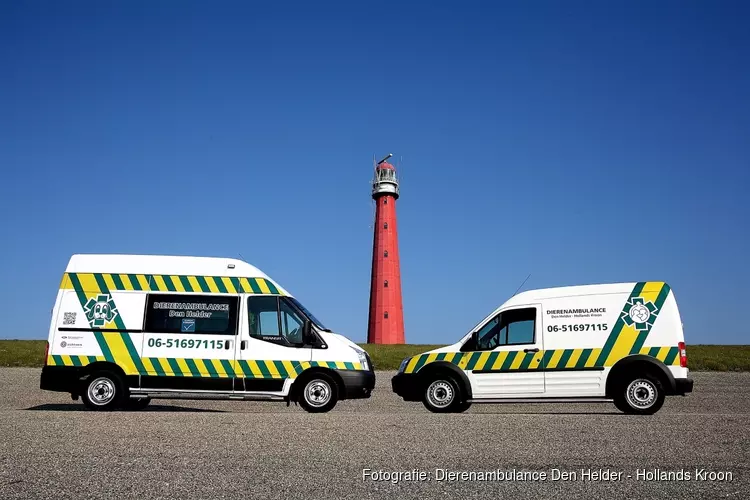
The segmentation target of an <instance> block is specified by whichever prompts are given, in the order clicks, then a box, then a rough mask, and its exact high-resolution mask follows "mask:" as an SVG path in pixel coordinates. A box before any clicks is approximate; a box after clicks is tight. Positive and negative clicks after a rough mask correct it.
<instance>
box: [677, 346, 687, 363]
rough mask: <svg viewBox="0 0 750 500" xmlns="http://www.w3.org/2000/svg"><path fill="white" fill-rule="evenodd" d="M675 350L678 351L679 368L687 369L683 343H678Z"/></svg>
mask: <svg viewBox="0 0 750 500" xmlns="http://www.w3.org/2000/svg"><path fill="white" fill-rule="evenodd" d="M677 350H679V351H680V367H682V368H687V351H685V342H678V343H677Z"/></svg>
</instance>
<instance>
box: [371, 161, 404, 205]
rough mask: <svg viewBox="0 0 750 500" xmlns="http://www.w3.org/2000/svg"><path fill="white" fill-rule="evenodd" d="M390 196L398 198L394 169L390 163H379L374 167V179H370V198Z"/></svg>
mask: <svg viewBox="0 0 750 500" xmlns="http://www.w3.org/2000/svg"><path fill="white" fill-rule="evenodd" d="M383 195H391V196H393V197H394V198H396V199H397V198H398V178H397V177H396V169H395V168H394V167H393V165H391V164H390V163H388V162H386V161H381V162H380V163H378V165H377V166H376V167H375V177H374V178H373V179H372V197H373V198H377V197H379V196H383Z"/></svg>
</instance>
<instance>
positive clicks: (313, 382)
mask: <svg viewBox="0 0 750 500" xmlns="http://www.w3.org/2000/svg"><path fill="white" fill-rule="evenodd" d="M297 399H298V401H299V405H300V406H301V407H302V408H303V409H304V410H305V411H308V412H310V413H325V412H327V411H331V410H332V409H333V407H334V406H336V401H338V394H337V386H336V381H335V380H333V379H332V378H331V377H330V376H328V375H326V374H325V373H316V374H315V375H312V376H311V377H310V378H307V379H305V380H303V386H302V390H301V392H300V393H299V394H298V396H297Z"/></svg>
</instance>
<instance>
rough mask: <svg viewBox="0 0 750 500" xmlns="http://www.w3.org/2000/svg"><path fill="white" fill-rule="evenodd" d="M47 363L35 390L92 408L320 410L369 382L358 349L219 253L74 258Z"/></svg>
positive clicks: (359, 393)
mask: <svg viewBox="0 0 750 500" xmlns="http://www.w3.org/2000/svg"><path fill="white" fill-rule="evenodd" d="M45 358H46V361H45V366H44V368H43V369H42V375H41V384H40V386H41V388H42V389H46V390H51V391H62V392H69V393H71V395H72V396H73V399H77V398H78V397H79V396H80V397H81V398H82V399H83V402H84V404H85V405H86V406H87V407H89V408H92V409H95V410H110V409H114V408H118V407H127V408H142V407H145V406H146V405H147V404H148V402H149V401H150V400H151V398H190V399H203V398H205V399H241V400H281V401H287V404H289V402H295V403H299V405H300V406H302V407H303V408H304V409H305V410H307V411H309V412H326V411H329V410H330V409H332V408H333V407H334V406H335V405H336V401H337V400H339V399H350V398H368V397H370V393H371V391H372V389H373V387H374V386H375V374H374V372H373V369H372V363H371V361H370V358H369V356H368V355H367V353H366V352H365V351H363V350H362V349H360V348H359V347H357V345H355V344H354V343H353V342H351V341H349V340H348V339H346V338H344V337H342V336H341V335H336V334H335V333H333V332H331V330H328V329H326V327H325V326H323V324H322V323H321V322H320V321H319V320H318V319H316V318H315V316H313V315H312V314H311V313H310V312H309V311H308V310H307V309H305V307H304V306H302V304H300V303H299V302H298V301H297V300H296V299H295V298H294V297H292V296H291V295H290V294H289V293H287V292H286V291H285V290H284V289H283V288H281V286H279V284H278V283H276V282H274V281H273V280H272V279H270V278H269V277H268V276H266V275H265V274H263V273H262V272H261V271H260V270H258V269H257V268H255V267H253V266H251V265H250V264H248V263H246V262H243V261H240V260H234V259H224V258H206V257H170V256H151V255H74V256H73V257H72V258H71V259H70V262H69V263H68V267H67V269H66V271H65V274H64V276H63V279H62V283H61V285H60V290H59V291H58V293H57V300H56V302H55V307H54V309H53V311H52V322H51V325H50V330H49V339H48V342H47V355H46V356H45Z"/></svg>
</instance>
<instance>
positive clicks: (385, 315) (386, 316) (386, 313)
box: [383, 311, 388, 319]
mask: <svg viewBox="0 0 750 500" xmlns="http://www.w3.org/2000/svg"><path fill="white" fill-rule="evenodd" d="M383 317H384V318H385V319H388V311H386V312H384V313H383Z"/></svg>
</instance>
